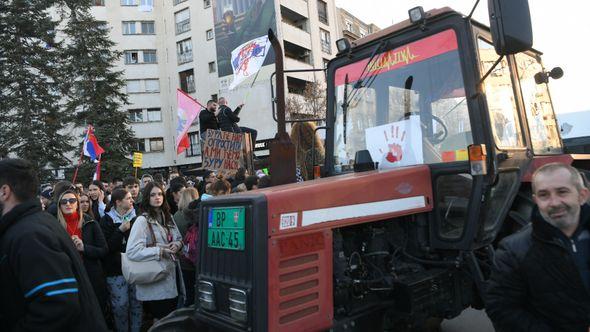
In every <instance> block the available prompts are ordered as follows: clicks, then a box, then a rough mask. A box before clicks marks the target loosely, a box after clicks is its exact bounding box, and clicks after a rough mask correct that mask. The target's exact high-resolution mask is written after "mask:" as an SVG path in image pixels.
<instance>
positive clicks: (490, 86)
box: [478, 39, 524, 148]
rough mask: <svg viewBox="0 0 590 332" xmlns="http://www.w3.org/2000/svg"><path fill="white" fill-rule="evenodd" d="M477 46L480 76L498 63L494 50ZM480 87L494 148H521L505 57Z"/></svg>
mask: <svg viewBox="0 0 590 332" xmlns="http://www.w3.org/2000/svg"><path fill="white" fill-rule="evenodd" d="M478 46H479V59H480V65H481V72H482V75H483V73H486V72H487V71H488V70H489V69H490V68H491V67H492V66H493V64H494V63H495V62H496V61H497V60H498V54H496V51H495V50H494V46H493V45H492V44H490V43H488V42H487V41H485V40H483V39H479V40H478ZM483 85H484V92H485V96H486V100H487V103H488V111H489V117H490V123H491V124H492V133H493V135H494V140H495V142H496V145H497V146H498V148H511V147H512V148H513V147H523V146H524V140H523V136H522V128H521V126H520V121H519V118H518V111H517V109H516V100H515V97H514V89H513V85H512V78H511V76H510V66H509V64H508V60H507V59H506V57H504V58H503V59H502V61H500V63H499V64H498V65H497V66H496V68H494V70H493V71H492V72H491V73H490V75H489V76H488V77H487V78H486V79H485V80H484V82H483Z"/></svg>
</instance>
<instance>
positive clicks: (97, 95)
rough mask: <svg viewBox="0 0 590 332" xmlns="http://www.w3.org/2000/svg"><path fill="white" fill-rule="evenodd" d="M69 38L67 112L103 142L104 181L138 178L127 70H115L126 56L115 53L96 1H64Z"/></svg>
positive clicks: (88, 169) (88, 167) (83, 174)
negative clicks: (127, 109) (96, 10)
mask: <svg viewBox="0 0 590 332" xmlns="http://www.w3.org/2000/svg"><path fill="white" fill-rule="evenodd" d="M62 1H63V6H62V7H61V14H62V18H63V21H64V29H63V31H62V32H63V34H64V35H65V38H66V40H67V44H66V45H65V46H64V51H63V56H62V59H63V63H64V66H63V67H64V70H63V73H64V75H67V76H66V77H64V81H65V82H67V83H66V85H65V86H66V90H67V101H66V104H65V108H66V109H67V111H68V112H70V113H71V114H75V120H74V122H75V124H76V125H78V126H84V127H85V126H87V125H93V126H94V133H95V135H96V137H97V139H98V142H99V144H100V145H101V146H102V147H103V148H104V149H105V153H103V155H102V158H101V160H102V162H101V168H102V175H103V178H104V177H105V176H106V177H112V176H125V175H130V174H132V173H131V171H132V167H131V160H130V159H129V158H128V156H129V155H130V154H131V148H132V144H133V142H134V137H133V131H132V130H131V129H130V126H129V120H128V117H127V112H125V111H124V110H122V106H123V105H126V104H127V96H126V94H125V93H124V92H122V91H124V89H125V81H124V79H123V77H124V76H123V72H122V71H117V70H115V69H114V64H115V63H116V62H117V61H118V60H119V58H120V57H121V55H122V54H121V52H118V51H116V50H114V46H115V43H114V42H113V41H111V40H110V38H109V35H108V34H109V31H108V29H107V27H106V26H105V24H104V23H103V22H99V21H97V20H96V19H95V18H94V17H93V16H92V15H91V13H90V8H91V1H88V0H62ZM94 167H95V165H93V164H88V163H86V164H85V165H83V166H82V167H81V169H80V172H79V176H78V178H79V179H80V180H83V181H86V180H87V176H88V174H92V172H94Z"/></svg>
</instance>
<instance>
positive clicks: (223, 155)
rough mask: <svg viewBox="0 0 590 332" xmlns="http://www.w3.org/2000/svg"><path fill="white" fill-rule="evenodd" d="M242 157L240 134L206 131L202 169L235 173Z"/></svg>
mask: <svg viewBox="0 0 590 332" xmlns="http://www.w3.org/2000/svg"><path fill="white" fill-rule="evenodd" d="M241 157H242V134H235V133H231V132H227V131H221V130H207V136H206V139H205V147H204V148H203V168H206V169H210V170H218V171H235V170H237V169H238V168H239V167H240V159H241Z"/></svg>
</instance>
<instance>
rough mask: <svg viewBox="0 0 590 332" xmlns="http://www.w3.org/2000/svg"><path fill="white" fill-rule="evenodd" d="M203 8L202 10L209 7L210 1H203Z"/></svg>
mask: <svg viewBox="0 0 590 332" xmlns="http://www.w3.org/2000/svg"><path fill="white" fill-rule="evenodd" d="M203 7H204V8H209V7H211V0H203Z"/></svg>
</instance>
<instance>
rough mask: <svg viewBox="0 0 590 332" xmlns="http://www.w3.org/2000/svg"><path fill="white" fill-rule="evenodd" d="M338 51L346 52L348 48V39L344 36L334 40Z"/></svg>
mask: <svg viewBox="0 0 590 332" xmlns="http://www.w3.org/2000/svg"><path fill="white" fill-rule="evenodd" d="M336 48H337V49H338V53H344V52H348V51H349V50H350V41H348V39H346V38H340V39H338V40H337V41H336Z"/></svg>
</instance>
